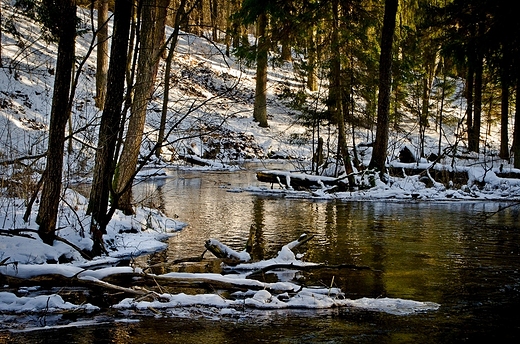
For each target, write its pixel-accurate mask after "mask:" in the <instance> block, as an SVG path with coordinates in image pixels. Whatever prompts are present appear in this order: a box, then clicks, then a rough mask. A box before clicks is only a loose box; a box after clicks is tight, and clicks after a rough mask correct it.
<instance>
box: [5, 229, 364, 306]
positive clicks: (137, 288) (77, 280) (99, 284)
mask: <svg viewBox="0 0 520 344" xmlns="http://www.w3.org/2000/svg"><path fill="white" fill-rule="evenodd" d="M312 238H313V236H312V235H311V236H308V235H305V234H304V235H302V236H300V237H299V238H298V239H297V240H295V241H293V242H291V243H289V244H287V245H286V247H288V248H289V249H291V250H294V249H295V248H297V247H299V246H301V245H303V244H305V243H306V242H308V241H309V240H311V239H312ZM208 242H210V243H214V241H212V240H208ZM216 247H219V248H221V246H220V245H216ZM224 247H225V245H224ZM224 251H227V249H226V250H222V253H223V255H224V256H227V254H224ZM231 251H232V250H231ZM203 255H204V253H203V254H202V255H201V256H200V257H195V258H188V259H182V260H178V262H186V261H201V260H202V259H203ZM219 259H220V260H223V259H228V258H219ZM1 263H2V264H5V259H4V260H3V261H2V262H1ZM8 264H10V263H8ZM0 265H1V264H0ZM345 268H351V269H370V268H368V267H364V266H354V265H338V266H324V265H304V266H297V265H293V264H272V265H269V266H266V267H263V268H262V269H259V270H255V271H252V272H251V273H250V274H249V276H248V279H243V278H238V279H236V280H233V279H231V278H230V279H225V280H223V279H222V278H212V276H211V275H210V274H208V275H207V276H206V275H190V276H188V277H186V276H184V275H154V274H147V273H144V272H140V271H132V270H128V269H127V270H126V271H124V272H121V273H115V274H110V275H108V276H105V277H103V278H95V277H93V276H91V275H89V273H88V270H82V271H80V272H78V273H77V274H76V275H74V276H71V277H68V276H64V275H61V274H55V273H50V274H42V275H38V276H32V277H30V278H20V277H16V276H11V275H9V274H7V275H4V274H2V273H1V272H0V283H3V284H5V285H9V286H10V287H11V288H17V287H21V286H40V287H43V288H44V289H51V288H55V287H72V288H74V287H76V288H87V289H89V290H91V293H89V296H88V297H92V298H94V299H97V300H98V302H99V300H100V299H103V300H104V299H105V296H103V297H102V298H99V296H100V295H106V296H110V297H111V298H112V299H113V298H117V299H122V298H124V297H129V296H130V297H135V298H136V300H142V299H145V298H146V299H148V298H151V299H153V300H161V296H160V295H161V294H163V293H165V290H166V291H167V292H170V293H171V292H172V290H174V289H181V290H183V289H186V288H196V289H204V290H206V291H207V292H215V290H225V291H229V292H235V291H248V290H254V291H257V290H264V289H265V290H268V291H270V292H271V293H279V292H281V291H280V290H271V289H270V288H269V285H268V284H265V283H262V282H261V277H262V275H263V274H264V273H266V272H267V271H271V270H274V269H289V270H294V269H299V270H317V269H345ZM231 270H232V268H231ZM370 270H371V269H370ZM0 271H1V270H0ZM251 279H257V280H258V282H259V283H251ZM293 292H297V290H294V291H293ZM101 302H106V301H101Z"/></svg>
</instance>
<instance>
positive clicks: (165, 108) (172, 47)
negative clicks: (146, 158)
mask: <svg viewBox="0 0 520 344" xmlns="http://www.w3.org/2000/svg"><path fill="white" fill-rule="evenodd" d="M185 6H186V0H181V3H180V4H179V8H178V9H177V13H176V14H175V23H174V24H173V27H174V29H173V33H172V37H171V38H170V39H171V43H170V49H169V51H168V56H167V57H166V67H165V70H164V95H163V104H162V111H161V123H160V125H159V133H158V134H157V143H158V145H157V149H156V150H155V156H156V157H157V158H160V157H161V147H162V144H163V141H164V139H165V137H164V134H165V131H166V118H167V115H168V101H169V92H170V71H171V66H172V59H173V54H174V52H175V47H176V46H177V40H178V37H179V31H180V25H181V21H183V20H184V16H185V15H186V12H185Z"/></svg>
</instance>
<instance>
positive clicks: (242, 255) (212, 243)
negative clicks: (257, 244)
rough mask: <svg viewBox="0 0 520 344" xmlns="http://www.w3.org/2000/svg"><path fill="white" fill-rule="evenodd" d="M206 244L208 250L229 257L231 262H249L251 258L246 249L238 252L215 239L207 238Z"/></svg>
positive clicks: (218, 256)
mask: <svg viewBox="0 0 520 344" xmlns="http://www.w3.org/2000/svg"><path fill="white" fill-rule="evenodd" d="M204 246H205V247H206V248H207V249H208V251H210V252H211V253H213V255H214V256H215V257H217V258H222V259H228V260H230V262H231V263H233V262H234V263H241V262H247V261H249V260H250V259H251V256H250V255H249V253H247V252H245V251H242V252H237V251H235V250H233V249H231V248H230V247H228V246H226V245H224V244H223V243H221V242H220V241H218V240H215V239H209V240H207V241H206V243H205V244H204Z"/></svg>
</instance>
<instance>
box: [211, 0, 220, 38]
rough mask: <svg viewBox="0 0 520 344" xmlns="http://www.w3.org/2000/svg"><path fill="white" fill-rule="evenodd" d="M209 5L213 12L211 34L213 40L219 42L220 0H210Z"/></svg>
mask: <svg viewBox="0 0 520 344" xmlns="http://www.w3.org/2000/svg"><path fill="white" fill-rule="evenodd" d="M209 6H210V12H211V34H212V37H213V42H218V40H219V36H218V9H219V7H218V0H210V2H209Z"/></svg>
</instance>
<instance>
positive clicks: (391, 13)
mask: <svg viewBox="0 0 520 344" xmlns="http://www.w3.org/2000/svg"><path fill="white" fill-rule="evenodd" d="M397 5H398V0H386V1H385V14H384V19H383V31H382V35H381V56H380V58H379V96H378V102H377V129H376V140H375V142H374V149H373V151H372V159H371V160H370V165H369V166H370V167H371V168H376V169H377V170H379V171H380V173H381V176H383V174H384V173H385V172H386V154H387V149H388V129H389V125H388V124H389V112H390V90H391V86H392V43H393V40H394V30H395V16H396V13H397Z"/></svg>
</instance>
